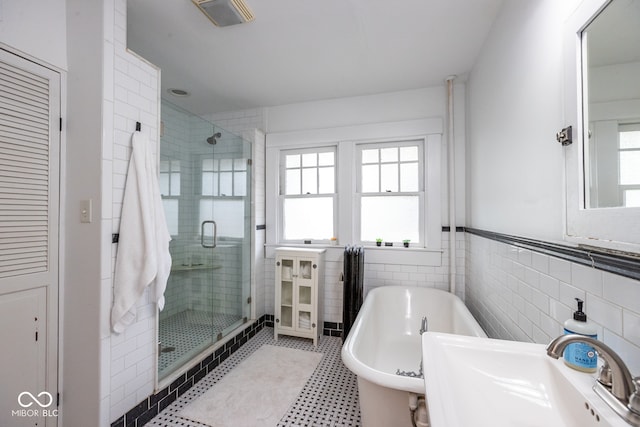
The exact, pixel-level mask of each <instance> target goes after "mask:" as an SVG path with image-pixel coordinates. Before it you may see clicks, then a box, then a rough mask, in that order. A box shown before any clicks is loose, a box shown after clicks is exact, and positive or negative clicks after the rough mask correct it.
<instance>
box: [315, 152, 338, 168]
mask: <svg viewBox="0 0 640 427" xmlns="http://www.w3.org/2000/svg"><path fill="white" fill-rule="evenodd" d="M334 158H335V153H334V152H333V151H331V152H328V153H318V165H319V166H334V165H335V160H334Z"/></svg>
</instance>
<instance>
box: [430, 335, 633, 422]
mask: <svg viewBox="0 0 640 427" xmlns="http://www.w3.org/2000/svg"><path fill="white" fill-rule="evenodd" d="M422 357H423V369H424V378H425V389H426V397H427V405H428V410H429V418H430V421H431V427H468V426H491V427H518V426H541V427H542V426H544V427H547V426H549V427H551V426H553V427H564V426H566V427H592V426H593V427H628V424H627V423H626V422H625V421H624V420H623V419H622V418H620V417H619V416H618V415H617V414H616V413H614V412H613V411H612V410H611V409H610V408H609V407H608V406H607V404H606V403H605V402H604V401H603V400H602V399H601V398H600V397H598V396H597V395H596V394H595V392H594V391H593V390H592V386H593V383H594V378H595V374H585V373H582V372H578V371H575V370H573V369H570V368H568V367H567V366H566V365H565V364H564V363H563V361H562V359H560V360H555V359H553V358H551V357H549V356H547V353H546V346H545V345H542V344H532V343H523V342H516V341H503V340H495V339H489V338H478V337H467V336H460V335H450V334H443V333H437V332H427V333H425V334H423V335H422Z"/></svg>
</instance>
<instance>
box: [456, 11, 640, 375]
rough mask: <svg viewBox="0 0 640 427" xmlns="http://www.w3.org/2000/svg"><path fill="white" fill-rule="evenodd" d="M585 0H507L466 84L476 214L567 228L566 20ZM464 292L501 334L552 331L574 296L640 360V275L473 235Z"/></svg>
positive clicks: (481, 224) (508, 224)
mask: <svg viewBox="0 0 640 427" xmlns="http://www.w3.org/2000/svg"><path fill="white" fill-rule="evenodd" d="M577 3H578V1H577V0H572V1H571V2H558V1H556V0H540V1H536V2H530V1H527V0H513V1H509V2H505V3H504V6H503V9H502V11H501V13H500V16H499V17H498V20H497V21H496V23H495V25H494V27H493V29H492V31H491V34H490V35H489V38H488V40H487V42H486V44H485V46H484V48H483V50H482V52H481V54H480V56H479V58H478V60H477V63H476V65H475V66H474V68H473V70H472V72H471V76H470V79H469V84H468V96H469V99H468V104H467V105H468V111H467V114H468V116H467V117H468V129H467V130H468V132H467V138H468V143H467V161H468V165H469V172H468V180H467V186H468V188H467V194H468V204H467V207H468V211H467V214H468V217H467V218H468V223H467V225H470V226H472V227H474V228H478V229H483V230H489V231H496V232H501V233H505V234H512V235H517V236H525V237H533V238H537V239H540V240H551V241H554V240H556V241H559V240H562V237H563V205H564V191H563V189H564V186H565V182H564V160H563V159H564V155H563V152H562V150H563V149H562V147H561V145H560V144H558V143H557V142H556V141H555V138H554V136H555V133H556V132H557V131H558V130H559V129H560V128H561V127H564V126H566V125H568V124H570V123H564V122H563V99H562V97H563V94H564V90H563V87H562V84H563V82H562V79H563V65H564V61H563V58H562V44H563V37H564V35H563V22H564V20H565V19H566V18H567V17H568V16H569V14H570V13H571V11H572V7H575V6H576V5H577ZM466 240H467V242H466V243H467V244H466V246H467V255H466V261H467V274H466V278H465V280H466V292H465V295H466V303H467V305H468V306H469V307H470V308H471V309H472V312H473V313H474V315H475V316H476V317H477V318H478V320H479V321H480V323H481V324H482V326H483V327H484V328H485V329H486V331H487V333H488V334H489V335H490V336H491V337H494V338H502V339H516V340H521V341H534V342H538V343H546V342H549V341H550V339H551V338H554V337H555V336H557V335H560V334H561V333H562V329H561V325H562V323H563V322H564V321H565V320H566V319H568V318H569V317H570V315H571V312H572V309H573V304H574V302H575V301H574V298H576V297H578V298H581V299H583V300H585V303H586V304H585V310H586V313H587V315H588V316H590V318H591V320H593V321H594V322H595V323H596V324H597V326H598V329H599V334H598V335H599V339H601V340H602V341H603V342H605V343H607V344H608V345H609V346H611V347H612V348H613V349H614V350H616V351H617V352H619V353H620V355H621V356H622V357H623V359H624V360H625V361H626V362H627V363H628V364H629V367H630V369H631V371H632V373H634V374H636V375H637V374H638V373H639V371H640V357H639V355H640V336H639V335H638V331H640V282H638V281H636V280H632V279H627V278H624V277H621V276H617V275H614V274H610V273H605V272H602V271H601V270H596V269H594V268H591V267H586V266H584V265H580V264H577V263H572V262H568V261H565V260H562V259H559V258H556V257H553V256H548V255H545V254H540V253H536V252H533V251H529V250H523V249H519V248H516V247H514V246H510V245H506V244H504V243H499V242H495V241H492V240H489V239H486V238H484V237H479V236H476V235H470V234H468V235H467V238H466Z"/></svg>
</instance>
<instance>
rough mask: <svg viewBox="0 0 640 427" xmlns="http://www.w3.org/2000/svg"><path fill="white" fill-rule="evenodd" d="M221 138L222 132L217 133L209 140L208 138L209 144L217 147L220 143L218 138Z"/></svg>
mask: <svg viewBox="0 0 640 427" xmlns="http://www.w3.org/2000/svg"><path fill="white" fill-rule="evenodd" d="M221 136H222V134H221V133H220V132H216V133H214V134H213V135H211V136H210V137H209V138H207V142H208V143H209V144H211V145H216V143H217V142H218V138H220V137H221Z"/></svg>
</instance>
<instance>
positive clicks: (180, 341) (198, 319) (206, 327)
mask: <svg viewBox="0 0 640 427" xmlns="http://www.w3.org/2000/svg"><path fill="white" fill-rule="evenodd" d="M240 319H241V317H240V316H237V315H229V314H213V315H212V314H211V313H207V312H204V311H195V310H185V311H182V312H180V313H177V314H174V315H172V316H171V317H168V318H166V319H161V321H160V329H159V334H158V335H159V340H160V342H161V343H162V348H163V349H164V351H161V353H160V357H159V358H158V370H159V371H160V372H165V370H171V368H173V367H177V366H181V365H182V364H183V363H184V362H187V361H188V360H189V359H191V358H192V357H193V356H194V354H197V352H199V351H201V350H203V349H204V348H206V347H207V346H209V345H211V340H212V338H214V337H215V336H216V335H217V334H218V333H219V332H222V331H224V330H225V329H227V328H228V327H229V326H231V325H233V324H234V323H236V322H238V321H239V320H240ZM171 349H172V350H171ZM194 349H198V350H197V351H196V352H194V351H193V350H194ZM166 350H171V351H166Z"/></svg>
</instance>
